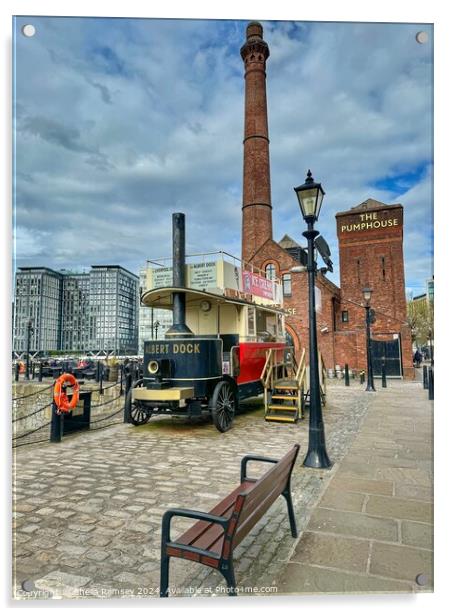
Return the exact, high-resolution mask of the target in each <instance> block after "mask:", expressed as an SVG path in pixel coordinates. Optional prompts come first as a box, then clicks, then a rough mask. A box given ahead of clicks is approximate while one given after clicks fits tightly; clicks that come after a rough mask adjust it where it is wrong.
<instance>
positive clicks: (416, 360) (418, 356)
mask: <svg viewBox="0 0 452 616" xmlns="http://www.w3.org/2000/svg"><path fill="white" fill-rule="evenodd" d="M421 361H422V355H421V352H420V351H419V349H416V352H415V354H414V357H413V362H414V365H415V366H416V368H419V366H420V365H421Z"/></svg>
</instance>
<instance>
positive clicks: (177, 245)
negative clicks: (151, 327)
mask: <svg viewBox="0 0 452 616" xmlns="http://www.w3.org/2000/svg"><path fill="white" fill-rule="evenodd" d="M173 287H175V288H176V289H184V288H185V214H182V213H181V212H178V213H175V214H173ZM185 299H186V298H185V291H176V292H174V293H173V325H172V326H171V327H170V328H169V330H168V331H167V332H166V334H165V338H174V337H178V338H188V337H190V336H193V332H192V331H191V329H190V328H189V327H187V324H186V322H185Z"/></svg>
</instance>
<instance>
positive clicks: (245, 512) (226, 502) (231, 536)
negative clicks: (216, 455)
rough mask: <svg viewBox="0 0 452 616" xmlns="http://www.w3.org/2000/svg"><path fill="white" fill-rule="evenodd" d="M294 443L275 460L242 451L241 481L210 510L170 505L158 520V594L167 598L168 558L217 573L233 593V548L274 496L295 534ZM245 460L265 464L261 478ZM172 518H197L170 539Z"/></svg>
mask: <svg viewBox="0 0 452 616" xmlns="http://www.w3.org/2000/svg"><path fill="white" fill-rule="evenodd" d="M299 449H300V446H299V445H294V447H293V448H292V449H291V450H290V451H289V452H288V453H287V454H286V455H285V456H284V457H283V458H281V459H280V460H276V459H274V458H267V457H263V456H254V455H247V456H245V457H244V458H243V459H242V462H241V465H240V485H239V486H238V487H237V488H236V489H235V490H234V491H233V492H231V493H230V494H229V495H228V496H226V498H225V499H223V500H222V501H221V502H220V503H218V504H217V505H216V506H215V507H214V508H213V509H212V510H211V511H209V513H204V512H202V511H193V510H191V509H169V510H168V511H166V512H165V513H164V514H163V518H162V547H161V569H160V596H161V597H167V596H168V575H169V561H170V558H172V557H175V558H184V559H186V560H193V561H196V562H199V563H202V564H203V565H207V566H208V567H212V568H213V569H217V570H218V571H220V572H221V573H222V574H223V576H224V578H225V579H226V583H227V586H228V594H229V595H231V596H233V595H236V594H237V593H236V590H235V587H236V582H235V574H234V567H233V561H232V555H233V551H234V548H236V547H237V546H238V545H239V543H240V542H241V541H242V539H244V538H245V537H246V536H247V534H248V533H249V532H250V530H251V529H252V528H253V526H254V525H255V524H256V523H257V522H258V521H259V520H260V519H261V518H262V516H263V515H264V514H265V512H266V511H267V510H268V509H269V507H270V506H271V505H272V504H273V503H274V502H275V500H276V499H277V498H278V496H280V495H282V496H284V498H285V499H286V502H287V510H288V514H289V522H290V530H291V532H292V537H297V526H296V523H295V515H294V510H293V504H292V496H291V492H290V478H291V475H292V469H293V467H294V464H295V460H296V458H297V455H298V450H299ZM250 460H255V461H258V462H268V463H270V464H272V466H271V468H270V469H269V470H268V471H267V472H266V473H265V474H264V475H262V477H261V478H260V479H252V478H251V477H248V476H247V472H246V468H247V463H248V462H249V461H250ZM174 517H183V518H192V519H194V520H198V521H197V522H196V523H195V524H194V525H193V526H191V527H190V528H189V529H188V530H187V531H185V532H184V533H183V534H182V535H181V536H180V537H178V538H177V539H175V540H174V541H173V540H171V538H170V530H171V529H170V527H171V520H172V518H174Z"/></svg>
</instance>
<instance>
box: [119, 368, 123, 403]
mask: <svg viewBox="0 0 452 616" xmlns="http://www.w3.org/2000/svg"><path fill="white" fill-rule="evenodd" d="M123 371H124V366H123V365H122V364H121V365H120V366H119V395H120V396H122V395H123V394H124V387H123V380H122V378H123Z"/></svg>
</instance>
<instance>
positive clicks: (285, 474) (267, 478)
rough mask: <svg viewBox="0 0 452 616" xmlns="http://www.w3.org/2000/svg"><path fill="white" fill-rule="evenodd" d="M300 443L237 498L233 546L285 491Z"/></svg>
mask: <svg viewBox="0 0 452 616" xmlns="http://www.w3.org/2000/svg"><path fill="white" fill-rule="evenodd" d="M299 449H300V445H294V446H293V448H292V449H291V450H290V451H289V452H288V453H286V455H285V456H284V457H283V458H281V460H279V462H277V463H276V464H272V465H271V468H270V469H269V470H268V471H267V472H266V473H265V474H264V475H263V476H262V477H261V478H260V479H259V480H258V481H256V483H255V484H254V485H253V486H252V487H251V488H249V489H248V490H247V491H246V492H244V493H243V494H240V495H239V496H238V497H237V500H236V506H235V508H234V510H235V511H236V512H237V513H238V517H237V519H236V523H235V524H234V531H235V532H234V537H233V540H232V546H233V547H235V546H236V545H238V544H239V543H240V542H241V540H242V539H243V538H244V537H245V536H246V535H247V534H248V533H249V531H250V530H251V529H252V528H253V526H254V525H255V524H256V523H257V522H258V521H259V520H260V519H261V517H262V516H263V515H264V513H265V512H266V511H267V509H269V507H270V506H271V505H272V504H273V503H274V502H275V500H276V499H277V498H278V496H280V494H281V493H282V492H283V491H284V489H285V488H286V486H287V485H288V482H289V481H290V476H291V474H292V469H293V466H294V464H295V460H296V458H297V455H298V451H299Z"/></svg>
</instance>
